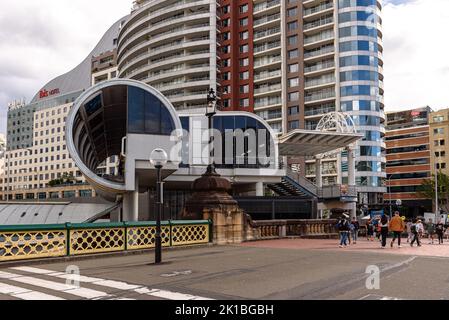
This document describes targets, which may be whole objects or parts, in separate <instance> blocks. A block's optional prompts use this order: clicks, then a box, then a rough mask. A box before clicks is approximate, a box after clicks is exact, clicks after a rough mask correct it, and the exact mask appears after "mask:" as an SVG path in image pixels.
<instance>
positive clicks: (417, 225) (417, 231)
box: [410, 220, 421, 247]
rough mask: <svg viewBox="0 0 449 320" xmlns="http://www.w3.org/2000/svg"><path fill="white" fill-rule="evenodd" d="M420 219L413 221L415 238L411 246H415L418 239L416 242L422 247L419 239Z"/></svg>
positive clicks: (412, 228)
mask: <svg viewBox="0 0 449 320" xmlns="http://www.w3.org/2000/svg"><path fill="white" fill-rule="evenodd" d="M419 221H420V220H418V221H416V220H415V221H413V224H412V227H411V230H412V234H413V240H412V242H410V246H411V247H413V244H414V243H415V241H416V244H417V245H418V247H421V241H419Z"/></svg>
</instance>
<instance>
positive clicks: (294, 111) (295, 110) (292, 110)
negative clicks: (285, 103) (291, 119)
mask: <svg viewBox="0 0 449 320" xmlns="http://www.w3.org/2000/svg"><path fill="white" fill-rule="evenodd" d="M298 113H299V106H293V107H290V108H288V115H289V116H293V115H295V114H298Z"/></svg>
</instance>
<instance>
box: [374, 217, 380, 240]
mask: <svg viewBox="0 0 449 320" xmlns="http://www.w3.org/2000/svg"><path fill="white" fill-rule="evenodd" d="M380 220H381V218H378V219H376V221H377V223H376V227H375V228H376V238H377V240H379V242H381V241H382V239H381V236H382V226H381V221H380Z"/></svg>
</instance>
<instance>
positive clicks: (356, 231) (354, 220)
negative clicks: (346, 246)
mask: <svg viewBox="0 0 449 320" xmlns="http://www.w3.org/2000/svg"><path fill="white" fill-rule="evenodd" d="M351 225H352V226H353V227H352V228H351V231H352V240H353V242H354V244H357V240H358V237H359V229H360V224H359V222H358V221H357V218H356V217H354V218H352V222H351Z"/></svg>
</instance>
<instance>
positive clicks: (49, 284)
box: [0, 271, 111, 299]
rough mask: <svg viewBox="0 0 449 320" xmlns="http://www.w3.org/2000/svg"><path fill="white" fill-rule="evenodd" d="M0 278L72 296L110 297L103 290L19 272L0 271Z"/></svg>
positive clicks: (86, 297) (89, 297) (87, 297)
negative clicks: (23, 274)
mask: <svg viewBox="0 0 449 320" xmlns="http://www.w3.org/2000/svg"><path fill="white" fill-rule="evenodd" d="M0 279H7V280H11V281H16V282H21V283H25V284H29V285H32V286H35V287H40V288H44V289H50V290H54V291H58V292H64V293H68V294H72V295H74V296H78V297H81V298H85V299H94V298H108V297H111V296H110V295H109V294H107V293H106V292H103V291H97V290H92V289H87V288H79V287H77V286H73V285H68V284H65V283H59V282H54V281H49V280H43V279H39V278H34V277H26V276H22V275H20V274H14V273H8V272H3V271H0Z"/></svg>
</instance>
